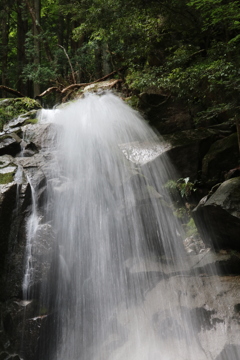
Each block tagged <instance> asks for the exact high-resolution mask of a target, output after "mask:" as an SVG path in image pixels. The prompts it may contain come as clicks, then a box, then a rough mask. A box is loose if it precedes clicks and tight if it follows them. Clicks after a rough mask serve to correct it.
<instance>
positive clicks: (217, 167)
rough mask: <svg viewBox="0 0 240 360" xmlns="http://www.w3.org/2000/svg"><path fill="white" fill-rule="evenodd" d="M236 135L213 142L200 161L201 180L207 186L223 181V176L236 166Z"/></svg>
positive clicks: (237, 149) (237, 156)
mask: <svg viewBox="0 0 240 360" xmlns="http://www.w3.org/2000/svg"><path fill="white" fill-rule="evenodd" d="M238 159H239V147H238V138H237V133H234V134H231V135H230V136H227V137H224V138H223V139H220V140H218V141H216V142H214V143H213V144H212V145H211V147H210V149H209V151H208V152H207V153H206V155H205V156H204V158H203V160H202V180H203V181H204V182H205V183H207V184H208V185H209V186H213V185H215V184H216V183H218V182H222V181H224V175H225V174H226V173H227V172H228V171H229V170H231V169H233V168H234V167H235V166H236V165H237V164H238Z"/></svg>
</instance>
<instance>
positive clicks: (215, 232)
mask: <svg viewBox="0 0 240 360" xmlns="http://www.w3.org/2000/svg"><path fill="white" fill-rule="evenodd" d="M193 216H194V218H195V222H196V225H197V227H198V230H199V232H200V233H201V235H202V238H203V239H204V240H205V242H207V243H210V244H211V243H212V244H213V246H214V248H216V249H221V248H231V249H238V250H239V249H240V236H239V234H240V177H236V178H232V179H229V180H227V181H224V182H223V183H222V184H221V185H220V186H219V187H218V188H217V190H216V191H215V192H214V193H213V194H212V195H211V196H210V197H209V198H207V197H206V198H205V199H204V201H201V202H200V204H199V205H198V206H197V208H195V209H194V211H193Z"/></svg>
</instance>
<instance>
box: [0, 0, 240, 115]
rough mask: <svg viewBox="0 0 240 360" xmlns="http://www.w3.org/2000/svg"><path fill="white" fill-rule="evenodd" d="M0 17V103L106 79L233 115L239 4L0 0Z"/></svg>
mask: <svg viewBox="0 0 240 360" xmlns="http://www.w3.org/2000/svg"><path fill="white" fill-rule="evenodd" d="M0 17H1V23H2V26H1V29H0V32H1V40H0V41H1V43H0V47H1V51H0V66H1V68H0V72H1V88H2V93H1V95H2V97H6V96H9V95H10V94H9V93H8V94H7V93H6V91H5V90H4V87H9V88H12V89H14V90H17V91H19V92H20V93H21V94H23V95H25V96H30V97H36V96H38V95H39V94H41V93H42V92H43V91H44V90H46V89H48V88H50V87H54V89H53V90H54V91H61V90H62V89H64V88H66V87H67V86H69V85H71V84H74V83H76V84H77V83H89V82H92V81H94V80H96V79H99V78H101V77H103V76H104V75H107V74H109V73H113V76H115V77H116V78H120V79H121V80H122V84H124V86H125V90H126V91H127V92H128V93H135V94H137V95H138V94H140V93H142V92H145V93H154V94H161V95H162V96H164V97H166V98H167V97H169V96H172V97H175V98H177V99H181V100H182V101H184V103H186V105H188V106H189V108H191V106H193V105H194V106H196V105H197V106H198V110H199V116H200V117H202V118H204V117H212V116H215V115H216V114H219V113H224V112H226V111H227V112H228V114H230V115H231V116H230V117H232V118H233V119H234V118H236V117H238V108H239V105H238V96H239V90H240V76H239V75H240V70H239V69H240V66H239V65H240V47H239V43H240V2H239V1H236V0H235V1H232V0H129V1H125V0H70V1H66V0H57V1H53V0H21V1H20V0H2V1H1V5H0Z"/></svg>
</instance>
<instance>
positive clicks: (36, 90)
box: [33, 0, 41, 98]
mask: <svg viewBox="0 0 240 360" xmlns="http://www.w3.org/2000/svg"><path fill="white" fill-rule="evenodd" d="M33 8H34V13H35V21H34V22H33V36H34V60H33V62H34V65H35V68H36V69H38V68H39V66H40V64H41V58H40V40H39V36H38V35H39V31H38V26H39V25H40V9H41V5H40V0H34V7H33ZM38 24H39V25H38ZM40 92H41V91H40V83H39V82H34V84H33V96H34V98H35V97H36V96H37V95H39V94H40Z"/></svg>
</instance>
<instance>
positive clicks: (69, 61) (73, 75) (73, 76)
mask: <svg viewBox="0 0 240 360" xmlns="http://www.w3.org/2000/svg"><path fill="white" fill-rule="evenodd" d="M58 46H59V47H60V48H61V49H63V51H64V54H65V55H66V58H67V59H68V63H69V65H70V68H71V71H72V78H73V82H74V84H76V78H75V74H74V71H73V67H72V63H71V60H70V58H69V56H68V53H67V51H66V49H65V48H64V47H63V46H62V45H58Z"/></svg>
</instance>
